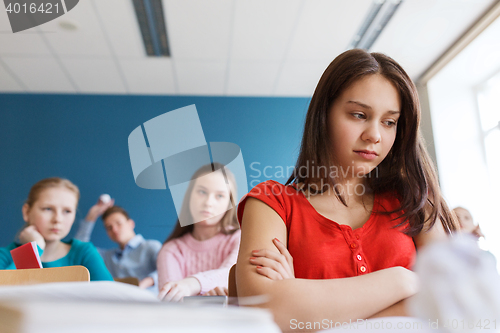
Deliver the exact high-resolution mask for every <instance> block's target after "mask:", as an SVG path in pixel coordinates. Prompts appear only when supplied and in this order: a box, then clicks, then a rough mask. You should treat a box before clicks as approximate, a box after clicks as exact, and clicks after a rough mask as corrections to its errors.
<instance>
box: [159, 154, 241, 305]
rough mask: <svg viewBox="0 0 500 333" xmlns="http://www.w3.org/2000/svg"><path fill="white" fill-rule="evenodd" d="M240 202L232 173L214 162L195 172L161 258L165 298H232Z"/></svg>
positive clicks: (162, 291) (160, 269)
mask: <svg viewBox="0 0 500 333" xmlns="http://www.w3.org/2000/svg"><path fill="white" fill-rule="evenodd" d="M225 179H227V183H226V180H225ZM234 198H236V182H235V178H234V175H233V174H232V173H231V172H230V171H229V170H228V169H227V168H223V166H222V165H221V164H219V163H213V164H212V165H205V166H203V167H201V168H200V169H198V170H197V171H196V172H195V174H194V175H193V177H192V178H191V181H190V183H189V186H188V189H187V191H186V194H185V196H184V201H183V203H182V207H181V212H180V214H179V219H178V220H177V224H176V227H175V229H174V231H173V232H172V234H171V235H170V236H169V237H168V238H167V240H166V241H165V243H164V245H163V247H162V249H161V250H160V252H159V254H158V259H157V269H158V285H159V287H160V293H159V295H158V297H159V298H160V299H163V300H165V301H180V300H181V299H182V298H183V297H184V296H194V295H199V294H201V295H204V294H210V295H227V282H228V274H229V269H230V268H231V266H232V265H234V264H235V263H236V258H237V256H238V248H239V245H240V230H239V228H238V221H237V218H236V209H235V208H232V207H235V204H236V203H235V202H234V200H235V199H234ZM180 221H182V222H183V223H182V224H183V225H185V226H184V227H181V224H180Z"/></svg>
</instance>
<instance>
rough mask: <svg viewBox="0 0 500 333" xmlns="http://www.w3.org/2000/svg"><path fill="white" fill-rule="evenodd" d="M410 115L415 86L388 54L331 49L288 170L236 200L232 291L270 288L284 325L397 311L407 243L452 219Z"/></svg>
mask: <svg viewBox="0 0 500 333" xmlns="http://www.w3.org/2000/svg"><path fill="white" fill-rule="evenodd" d="M419 126H420V105H419V100H418V95H417V90H416V88H415V85H414V84H413V82H412V81H411V79H410V78H409V76H408V75H407V74H406V72H405V71H404V70H403V69H402V68H401V66H400V65H399V64H398V63H396V62H395V61H394V60H393V59H391V58H389V57H388V56H385V55H383V54H380V53H368V52H366V51H363V50H358V49H354V50H349V51H346V52H344V53H342V54H341V55H339V56H338V57H337V58H336V59H334V60H333V62H332V63H331V64H330V65H329V66H328V68H327V69H326V70H325V72H324V73H323V75H322V77H321V79H320V81H319V83H318V85H317V87H316V90H315V92H314V95H313V97H312V99H311V102H310V105H309V109H308V112H307V116H306V122H305V126H304V133H303V138H302V144H301V149H300V154H299V157H298V160H297V163H296V165H295V171H294V173H293V175H292V176H291V177H290V178H289V179H288V181H287V182H286V184H285V185H282V184H279V183H277V182H274V181H267V182H264V183H261V184H259V185H257V186H256V187H255V188H253V189H252V190H251V191H250V193H248V195H247V196H246V197H245V198H244V199H243V200H242V201H241V203H240V205H239V207H238V218H239V220H240V223H241V232H242V240H241V246H240V252H239V256H238V262H237V265H236V285H237V291H238V296H239V297H241V296H255V295H262V294H266V295H268V296H269V302H268V303H266V304H264V305H263V306H265V307H268V308H269V309H271V311H272V312H273V314H274V316H275V320H276V322H277V323H278V325H279V326H280V327H281V328H282V329H283V330H290V329H291V328H293V325H292V324H293V323H298V322H303V323H304V322H321V321H322V320H324V319H325V318H327V319H329V320H332V321H333V322H334V323H335V322H349V320H352V321H356V320H357V319H366V318H372V317H381V316H398V315H405V314H406V311H405V307H404V303H405V301H404V300H405V299H407V298H408V297H410V296H412V295H413V294H415V293H416V291H417V279H416V275H415V273H413V272H412V271H411V267H412V264H413V262H414V259H415V254H416V250H417V249H418V248H420V247H421V246H424V245H425V244H427V243H428V242H431V241H433V240H437V239H441V238H445V237H447V234H450V233H451V232H452V231H454V230H455V229H456V227H455V220H454V217H453V216H452V214H451V213H450V210H449V208H448V207H447V205H446V203H445V201H444V199H443V197H442V195H441V192H440V189H439V186H438V181H437V176H436V172H435V170H434V168H433V164H432V162H431V160H430V158H429V156H428V154H427V152H426V148H425V145H424V142H423V139H422V137H421V135H420V133H419ZM313 168H315V169H314V170H313ZM304 170H307V172H305V171H304ZM299 171H300V172H299Z"/></svg>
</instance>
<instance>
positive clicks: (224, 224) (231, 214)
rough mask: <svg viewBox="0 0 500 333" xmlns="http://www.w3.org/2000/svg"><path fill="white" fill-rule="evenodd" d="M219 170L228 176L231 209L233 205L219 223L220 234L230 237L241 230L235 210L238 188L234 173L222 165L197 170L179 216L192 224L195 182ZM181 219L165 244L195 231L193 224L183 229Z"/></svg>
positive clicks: (206, 166)
mask: <svg viewBox="0 0 500 333" xmlns="http://www.w3.org/2000/svg"><path fill="white" fill-rule="evenodd" d="M219 169H220V170H222V172H223V173H224V175H225V176H226V179H227V180H228V182H229V184H228V185H229V190H230V193H229V198H230V200H229V205H230V207H231V205H232V207H233V208H231V209H228V210H227V211H226V213H225V214H224V216H223V217H222V219H221V220H220V222H219V223H220V226H221V231H220V232H221V233H223V234H225V235H229V234H232V233H234V232H235V231H236V230H238V229H239V224H238V219H237V217H236V208H235V207H236V200H237V199H236V198H237V186H236V180H235V178H234V175H233V173H232V172H231V171H230V170H229V169H228V168H226V167H224V166H223V165H222V164H220V163H216V162H215V163H212V164H207V165H204V166H202V167H201V168H199V169H198V170H196V172H195V173H194V174H193V176H192V177H191V181H190V182H189V186H188V188H187V190H186V194H184V200H183V202H182V207H181V212H180V214H179V215H180V219H182V220H183V221H191V222H192V219H193V217H192V216H191V211H190V209H189V202H190V199H191V193H192V192H193V188H194V184H195V181H194V180H195V179H196V178H199V177H201V176H204V175H206V174H208V173H211V172H213V171H217V170H219ZM180 219H179V218H178V219H177V222H176V224H175V228H174V230H173V231H172V233H171V234H170V236H168V238H167V239H166V240H165V242H164V244H165V243H166V242H168V241H171V240H172V239H176V238H179V237H182V236H184V235H185V234H187V233H188V232H192V231H193V228H194V224H193V223H191V224H189V225H187V226H185V227H182V226H181V224H180Z"/></svg>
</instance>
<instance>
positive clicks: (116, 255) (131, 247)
mask: <svg viewBox="0 0 500 333" xmlns="http://www.w3.org/2000/svg"><path fill="white" fill-rule="evenodd" d="M101 215H102V220H103V222H104V228H105V229H106V232H107V234H108V237H109V238H110V239H111V240H112V241H113V242H115V243H117V244H118V247H117V248H113V249H101V248H98V249H97V250H98V251H99V253H100V254H101V256H102V258H103V259H104V263H105V264H106V267H107V268H108V270H109V271H110V272H111V275H113V277H114V278H125V277H135V278H137V279H138V280H139V287H140V288H143V289H146V288H147V289H148V290H150V291H151V292H154V293H155V294H157V293H158V273H157V271H156V259H157V255H158V251H159V250H160V248H161V243H160V242H159V241H157V240H154V239H147V240H146V239H144V237H142V235H140V234H136V233H135V231H134V228H135V222H134V220H132V219H131V218H130V216H129V215H128V213H127V212H126V211H125V209H123V208H121V207H119V206H114V200H109V201H107V202H103V201H102V200H101V199H99V200H98V201H97V203H96V204H95V205H94V206H92V207H91V208H90V209H89V211H88V213H87V216H86V217H85V219H84V220H82V221H81V222H80V225H79V229H78V232H77V234H76V236H75V238H76V239H79V240H81V241H85V242H88V241H90V236H91V234H92V230H93V229H94V226H95V222H96V221H97V219H98V218H99V217H100V216H101Z"/></svg>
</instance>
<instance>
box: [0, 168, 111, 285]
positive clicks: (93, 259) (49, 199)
mask: <svg viewBox="0 0 500 333" xmlns="http://www.w3.org/2000/svg"><path fill="white" fill-rule="evenodd" d="M79 199H80V191H79V190H78V187H77V186H76V185H75V184H73V183H72V182H70V181H69V180H67V179H62V178H57V177H54V178H46V179H43V180H41V181H39V182H38V183H36V184H35V185H33V187H32V188H31V190H30V192H29V194H28V199H27V200H26V203H25V204H24V205H23V207H22V214H23V219H24V221H25V222H26V226H25V228H24V229H23V230H22V231H21V232H20V234H19V242H13V243H12V244H10V245H9V246H7V247H6V248H0V269H16V267H15V265H14V262H13V261H12V257H11V255H10V250H12V249H15V248H16V247H18V246H21V245H22V244H25V243H28V242H32V241H35V242H36V244H37V245H38V252H39V254H40V257H41V260H42V266H43V267H44V268H45V267H61V266H73V265H82V266H85V267H86V268H87V269H88V270H89V272H90V280H93V281H95V280H110V281H112V280H113V278H112V276H111V274H110V273H109V272H108V270H107V269H106V266H105V265H104V261H103V260H102V258H101V256H100V255H99V253H98V252H97V250H96V248H95V247H94V246H93V245H92V244H90V243H86V242H81V241H79V240H76V239H72V240H69V241H68V242H66V241H64V242H63V241H62V239H63V238H64V237H66V236H67V235H68V233H69V231H70V230H71V226H72V225H73V222H74V221H75V213H76V208H77V205H78V200H79Z"/></svg>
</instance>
